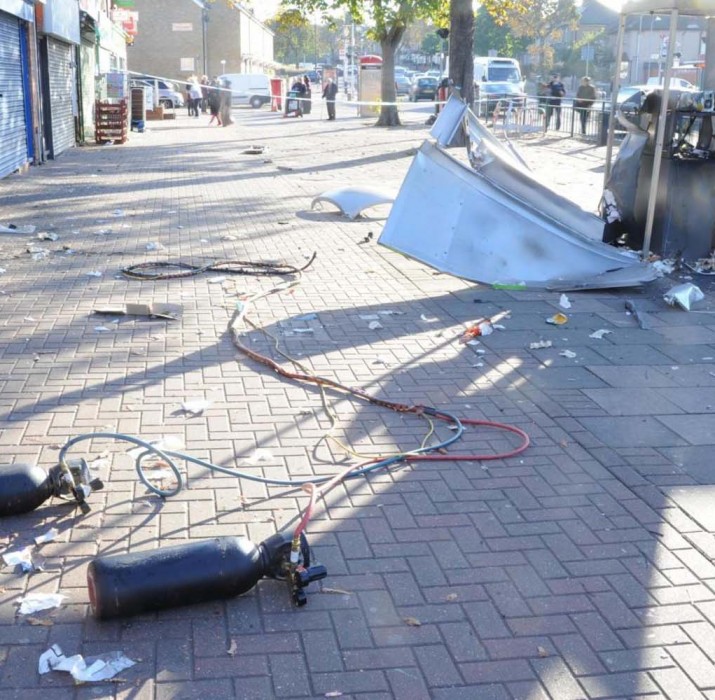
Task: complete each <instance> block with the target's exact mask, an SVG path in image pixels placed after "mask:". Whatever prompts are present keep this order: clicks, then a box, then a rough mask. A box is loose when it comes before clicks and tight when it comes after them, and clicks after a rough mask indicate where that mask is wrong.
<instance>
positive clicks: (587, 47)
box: [586, 44, 591, 75]
mask: <svg viewBox="0 0 715 700" xmlns="http://www.w3.org/2000/svg"><path fill="white" fill-rule="evenodd" d="M590 55H591V44H586V75H588V59H589V57H590Z"/></svg>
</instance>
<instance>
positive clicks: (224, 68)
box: [221, 58, 226, 75]
mask: <svg viewBox="0 0 715 700" xmlns="http://www.w3.org/2000/svg"><path fill="white" fill-rule="evenodd" d="M225 73H226V59H225V58H222V59H221V75H224V74H225Z"/></svg>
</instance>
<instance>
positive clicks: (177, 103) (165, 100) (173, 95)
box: [131, 77, 184, 109]
mask: <svg viewBox="0 0 715 700" xmlns="http://www.w3.org/2000/svg"><path fill="white" fill-rule="evenodd" d="M131 84H132V85H135V86H142V85H148V86H149V87H151V88H154V89H156V87H157V86H158V88H159V104H160V105H161V106H162V107H171V108H173V109H176V107H183V106H184V95H183V94H182V93H181V92H180V91H179V90H178V89H177V87H176V85H174V83H172V82H171V81H170V80H163V79H161V78H157V79H154V78H149V77H138V78H132V79H131Z"/></svg>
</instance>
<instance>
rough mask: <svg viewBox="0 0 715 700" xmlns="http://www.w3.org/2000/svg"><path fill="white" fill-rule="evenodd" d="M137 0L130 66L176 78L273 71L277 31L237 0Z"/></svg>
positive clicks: (135, 71) (138, 71) (137, 70)
mask: <svg viewBox="0 0 715 700" xmlns="http://www.w3.org/2000/svg"><path fill="white" fill-rule="evenodd" d="M201 5H202V2H201V0H133V6H134V7H135V8H136V10H137V11H138V13H139V17H140V31H139V33H138V35H137V37H136V39H135V41H134V44H133V45H132V46H131V47H130V49H129V54H128V60H129V70H130V71H131V72H132V73H139V74H142V75H153V76H157V77H162V78H169V79H171V80H177V79H178V80H180V79H185V78H188V77H189V76H191V75H208V76H214V75H219V74H221V73H272V71H273V69H274V67H275V65H276V64H275V63H274V60H273V32H271V30H270V29H268V27H266V26H265V25H264V24H263V23H262V22H261V21H259V20H258V18H257V17H256V16H255V15H254V14H253V12H252V11H251V10H249V9H247V8H245V7H244V6H243V5H242V4H241V3H240V2H235V1H234V0H216V1H215V2H212V1H210V0H206V2H205V3H203V7H202V6H201Z"/></svg>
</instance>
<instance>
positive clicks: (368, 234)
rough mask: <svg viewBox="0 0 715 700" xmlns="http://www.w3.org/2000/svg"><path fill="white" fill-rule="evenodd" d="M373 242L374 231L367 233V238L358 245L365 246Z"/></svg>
mask: <svg viewBox="0 0 715 700" xmlns="http://www.w3.org/2000/svg"><path fill="white" fill-rule="evenodd" d="M371 240H372V231H368V232H367V236H365V238H363V239H362V240H360V241H358V245H365V244H366V243H369V242H370V241H371Z"/></svg>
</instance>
